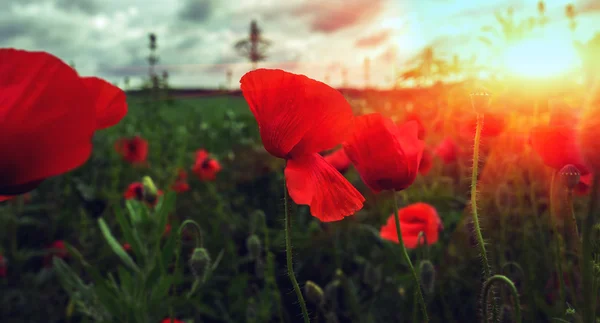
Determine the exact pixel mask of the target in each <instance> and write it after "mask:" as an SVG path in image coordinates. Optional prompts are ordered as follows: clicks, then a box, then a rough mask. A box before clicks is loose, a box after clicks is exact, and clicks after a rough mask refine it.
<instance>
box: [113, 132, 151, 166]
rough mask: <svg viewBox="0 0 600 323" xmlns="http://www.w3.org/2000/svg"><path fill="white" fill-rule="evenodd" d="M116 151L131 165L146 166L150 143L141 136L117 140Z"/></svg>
mask: <svg viewBox="0 0 600 323" xmlns="http://www.w3.org/2000/svg"><path fill="white" fill-rule="evenodd" d="M115 150H116V151H117V153H118V154H119V155H121V157H123V159H124V160H125V161H127V162H129V163H131V164H144V163H145V162H146V159H147V158H148V142H147V141H146V140H144V139H143V138H142V137H140V136H135V137H132V138H121V139H119V140H117V141H116V142H115Z"/></svg>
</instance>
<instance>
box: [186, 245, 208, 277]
mask: <svg viewBox="0 0 600 323" xmlns="http://www.w3.org/2000/svg"><path fill="white" fill-rule="evenodd" d="M189 265H190V269H191V270H192V273H193V274H194V276H195V277H196V278H204V277H205V276H206V273H207V272H208V270H209V268H210V266H211V259H210V254H209V253H208V250H206V249H204V248H196V249H194V252H193V253H192V257H190V262H189Z"/></svg>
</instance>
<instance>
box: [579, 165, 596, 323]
mask: <svg viewBox="0 0 600 323" xmlns="http://www.w3.org/2000/svg"><path fill="white" fill-rule="evenodd" d="M598 202H600V172H596V173H595V174H594V178H593V179H592V189H591V193H590V204H589V206H588V214H587V217H586V218H585V219H584V223H583V225H582V226H581V258H582V261H581V264H580V266H581V280H582V286H583V311H582V312H583V322H595V321H596V295H595V294H596V287H595V284H594V280H595V279H594V271H593V267H594V263H593V259H592V256H593V255H592V253H593V243H592V230H593V229H594V225H595V224H596V219H597V218H598V213H600V208H599V206H600V203H598Z"/></svg>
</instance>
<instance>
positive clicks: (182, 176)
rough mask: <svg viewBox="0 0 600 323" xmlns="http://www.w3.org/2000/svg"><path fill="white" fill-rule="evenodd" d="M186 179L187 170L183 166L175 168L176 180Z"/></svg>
mask: <svg viewBox="0 0 600 323" xmlns="http://www.w3.org/2000/svg"><path fill="white" fill-rule="evenodd" d="M186 179H187V172H186V171H185V169H183V168H179V169H178V170H177V181H184V180H186Z"/></svg>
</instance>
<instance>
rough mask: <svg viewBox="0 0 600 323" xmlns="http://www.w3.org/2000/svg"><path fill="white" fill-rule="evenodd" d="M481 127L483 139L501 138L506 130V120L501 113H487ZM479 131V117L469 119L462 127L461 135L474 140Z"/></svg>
mask: <svg viewBox="0 0 600 323" xmlns="http://www.w3.org/2000/svg"><path fill="white" fill-rule="evenodd" d="M482 124H483V127H481V137H482V138H493V137H497V136H499V135H500V134H501V133H502V132H503V131H504V129H505V128H506V119H505V117H504V116H503V115H501V114H499V113H486V114H485V115H484V117H483V123H482ZM476 130H477V116H472V117H470V118H469V119H467V120H466V121H465V122H464V123H463V124H462V126H461V135H462V136H463V137H465V138H473V137H474V136H475V131H476Z"/></svg>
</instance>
